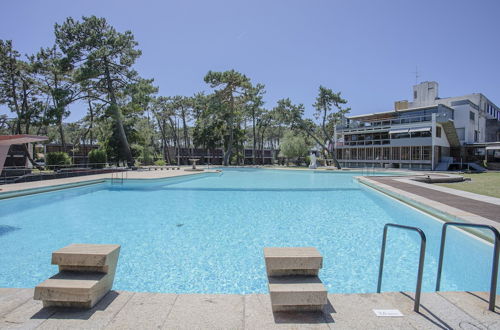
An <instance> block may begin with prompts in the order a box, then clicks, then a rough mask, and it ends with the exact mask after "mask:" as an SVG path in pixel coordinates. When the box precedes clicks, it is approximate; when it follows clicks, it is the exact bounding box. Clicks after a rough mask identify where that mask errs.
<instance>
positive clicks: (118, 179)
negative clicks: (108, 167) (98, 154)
mask: <svg viewBox="0 0 500 330" xmlns="http://www.w3.org/2000/svg"><path fill="white" fill-rule="evenodd" d="M115 174H116V175H115ZM120 174H121V175H120ZM127 178H128V172H127V171H120V172H111V184H115V183H116V184H118V183H120V184H123V180H124V179H127Z"/></svg>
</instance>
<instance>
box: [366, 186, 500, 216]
mask: <svg viewBox="0 0 500 330" xmlns="http://www.w3.org/2000/svg"><path fill="white" fill-rule="evenodd" d="M370 179H372V180H374V181H377V182H381V183H384V184H386V185H389V186H391V187H394V188H398V189H401V190H404V191H407V192H410V193H412V194H416V195H419V196H423V197H425V198H428V199H431V200H433V201H436V202H439V203H442V204H446V205H449V206H451V207H454V208H457V209H460V210H463V211H466V212H470V213H473V214H477V215H479V216H481V217H484V218H487V219H491V220H493V221H496V222H499V223H500V204H493V203H489V202H482V201H478V200H475V199H471V198H468V197H462V196H459V195H457V194H450V193H447V192H443V191H438V190H435V189H432V188H426V187H422V185H414V184H410V183H405V182H401V181H398V180H395V179H394V178H387V177H370Z"/></svg>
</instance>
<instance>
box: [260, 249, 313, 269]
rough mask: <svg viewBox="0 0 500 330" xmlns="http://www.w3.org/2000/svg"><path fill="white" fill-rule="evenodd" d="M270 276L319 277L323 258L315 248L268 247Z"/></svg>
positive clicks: (266, 251)
mask: <svg viewBox="0 0 500 330" xmlns="http://www.w3.org/2000/svg"><path fill="white" fill-rule="evenodd" d="M264 258H265V261H266V270H267V275H268V276H288V275H318V272H319V269H320V268H322V267H323V257H322V256H321V254H320V253H319V251H318V250H317V249H316V248H314V247H266V248H264Z"/></svg>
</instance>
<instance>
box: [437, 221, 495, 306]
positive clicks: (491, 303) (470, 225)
mask: <svg viewBox="0 0 500 330" xmlns="http://www.w3.org/2000/svg"><path fill="white" fill-rule="evenodd" d="M450 226H455V227H468V228H482V229H489V230H491V231H492V232H493V235H494V236H495V243H494V245H493V263H492V267H491V285H490V301H489V306H488V309H489V310H490V311H492V312H494V311H495V299H496V293H497V280H498V256H499V254H500V233H499V232H498V230H497V229H496V228H495V227H493V226H489V225H481V224H476V223H462V222H447V223H445V224H443V229H442V231H441V247H440V249H439V264H438V272H437V279H436V291H439V290H440V288H441V272H442V271H443V257H444V245H445V242H446V229H448V227H450Z"/></svg>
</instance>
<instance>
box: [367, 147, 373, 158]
mask: <svg viewBox="0 0 500 330" xmlns="http://www.w3.org/2000/svg"><path fill="white" fill-rule="evenodd" d="M366 159H373V148H366Z"/></svg>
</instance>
